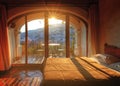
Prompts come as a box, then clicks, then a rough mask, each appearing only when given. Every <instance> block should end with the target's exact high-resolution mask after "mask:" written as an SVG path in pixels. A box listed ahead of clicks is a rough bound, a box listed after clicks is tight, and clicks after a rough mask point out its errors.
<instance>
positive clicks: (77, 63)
mask: <svg viewBox="0 0 120 86" xmlns="http://www.w3.org/2000/svg"><path fill="white" fill-rule="evenodd" d="M43 74H44V81H43V86H120V72H118V71H116V70H113V69H111V68H108V67H106V66H104V65H102V64H98V63H97V62H96V61H95V60H93V59H91V58H89V57H76V58H47V59H46V61H45V66H44V70H43Z"/></svg>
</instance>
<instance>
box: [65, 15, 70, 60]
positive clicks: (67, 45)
mask: <svg viewBox="0 0 120 86" xmlns="http://www.w3.org/2000/svg"><path fill="white" fill-rule="evenodd" d="M65 24H66V57H67V58H69V57H70V31H69V15H66V23H65Z"/></svg>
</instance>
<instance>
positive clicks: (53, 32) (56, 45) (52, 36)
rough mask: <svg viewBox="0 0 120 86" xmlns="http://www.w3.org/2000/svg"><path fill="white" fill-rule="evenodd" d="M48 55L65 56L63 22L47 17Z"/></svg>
mask: <svg viewBox="0 0 120 86" xmlns="http://www.w3.org/2000/svg"><path fill="white" fill-rule="evenodd" d="M48 21H49V57H66V39H65V22H64V20H60V19H57V18H49V20H48Z"/></svg>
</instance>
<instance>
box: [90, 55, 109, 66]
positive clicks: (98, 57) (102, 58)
mask: <svg viewBox="0 0 120 86" xmlns="http://www.w3.org/2000/svg"><path fill="white" fill-rule="evenodd" d="M92 57H93V58H94V59H95V60H96V61H97V62H98V63H102V64H106V58H107V56H106V55H105V54H95V55H93V56H92Z"/></svg>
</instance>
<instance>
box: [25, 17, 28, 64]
mask: <svg viewBox="0 0 120 86" xmlns="http://www.w3.org/2000/svg"><path fill="white" fill-rule="evenodd" d="M27 46H28V25H27V16H25V63H26V64H28V63H27V61H28V52H27V51H28V50H27Z"/></svg>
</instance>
